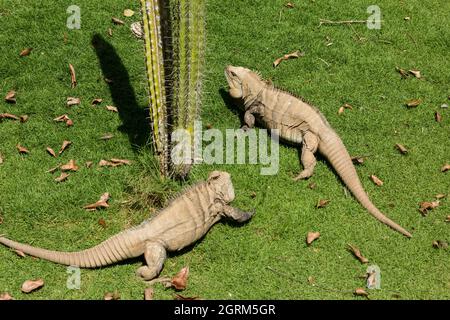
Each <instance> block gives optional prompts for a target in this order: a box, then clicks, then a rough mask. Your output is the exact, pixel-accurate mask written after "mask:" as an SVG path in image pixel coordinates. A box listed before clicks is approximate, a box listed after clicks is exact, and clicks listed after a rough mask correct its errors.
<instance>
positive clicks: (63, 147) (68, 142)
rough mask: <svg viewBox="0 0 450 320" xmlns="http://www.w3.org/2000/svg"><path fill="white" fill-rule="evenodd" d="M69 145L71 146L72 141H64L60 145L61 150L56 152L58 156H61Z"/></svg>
mask: <svg viewBox="0 0 450 320" xmlns="http://www.w3.org/2000/svg"><path fill="white" fill-rule="evenodd" d="M71 144H72V141H69V140H64V141H63V143H62V146H61V149H60V150H59V152H58V155H60V154H62V153H63V152H64V151H65V150H66V149H67V148H68V147H69V146H70V145H71Z"/></svg>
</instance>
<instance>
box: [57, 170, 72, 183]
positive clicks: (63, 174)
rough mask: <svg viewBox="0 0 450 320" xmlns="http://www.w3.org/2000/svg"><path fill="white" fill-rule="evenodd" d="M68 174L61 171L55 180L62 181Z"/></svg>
mask: <svg viewBox="0 0 450 320" xmlns="http://www.w3.org/2000/svg"><path fill="white" fill-rule="evenodd" d="M69 176H70V174H68V173H66V172H61V175H60V176H59V177H58V178H56V179H55V181H56V182H64V181H66V180H67V178H68V177H69Z"/></svg>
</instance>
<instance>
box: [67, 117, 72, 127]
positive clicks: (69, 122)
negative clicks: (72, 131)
mask: <svg viewBox="0 0 450 320" xmlns="http://www.w3.org/2000/svg"><path fill="white" fill-rule="evenodd" d="M66 125H67V126H68V127H71V126H73V121H72V120H71V119H69V120H67V121H66Z"/></svg>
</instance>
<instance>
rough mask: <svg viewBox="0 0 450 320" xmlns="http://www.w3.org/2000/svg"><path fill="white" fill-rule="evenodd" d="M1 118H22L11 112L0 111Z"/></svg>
mask: <svg viewBox="0 0 450 320" xmlns="http://www.w3.org/2000/svg"><path fill="white" fill-rule="evenodd" d="M0 119H11V120H20V118H19V117H18V116H15V115H13V114H11V113H0Z"/></svg>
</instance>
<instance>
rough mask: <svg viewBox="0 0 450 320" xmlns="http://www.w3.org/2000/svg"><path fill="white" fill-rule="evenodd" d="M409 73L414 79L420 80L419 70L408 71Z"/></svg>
mask: <svg viewBox="0 0 450 320" xmlns="http://www.w3.org/2000/svg"><path fill="white" fill-rule="evenodd" d="M408 72H409V73H411V74H412V75H413V76H414V77H416V78H417V79H420V78H421V75H420V71H419V70H408Z"/></svg>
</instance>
